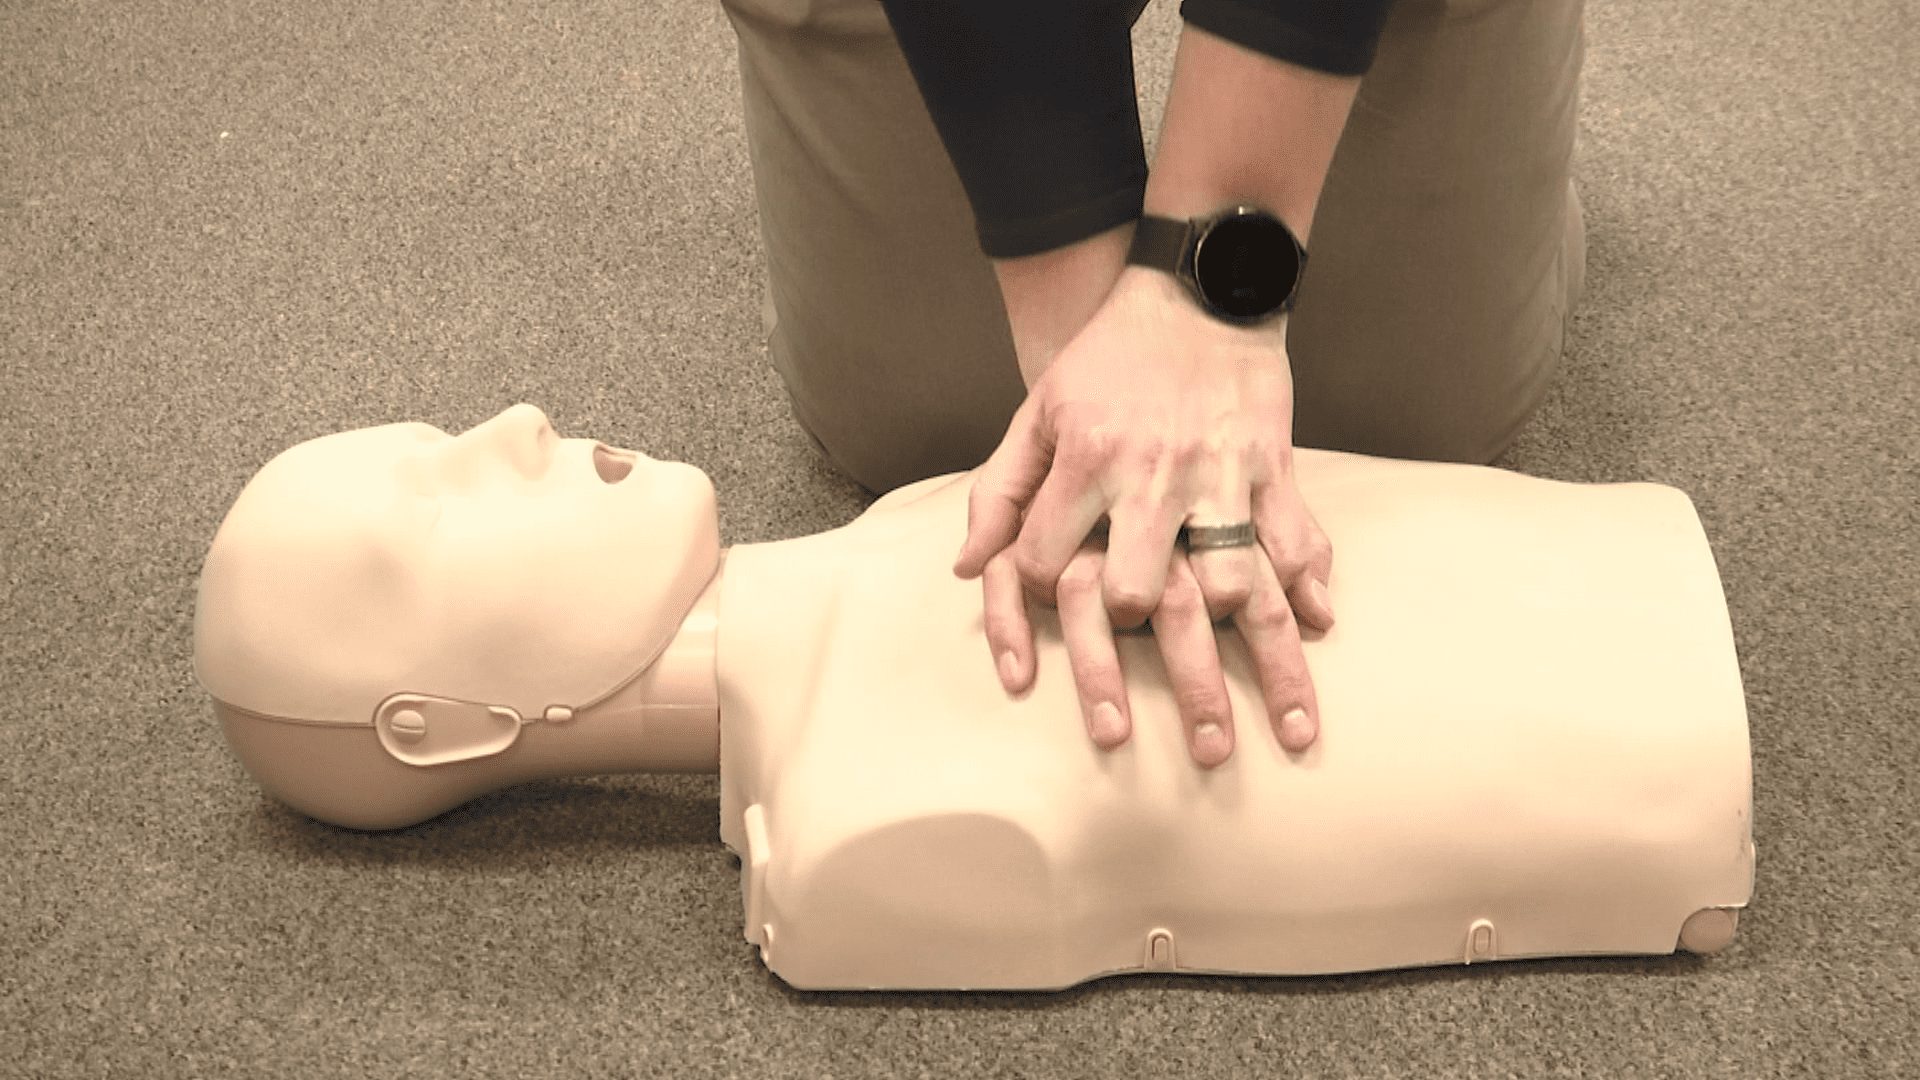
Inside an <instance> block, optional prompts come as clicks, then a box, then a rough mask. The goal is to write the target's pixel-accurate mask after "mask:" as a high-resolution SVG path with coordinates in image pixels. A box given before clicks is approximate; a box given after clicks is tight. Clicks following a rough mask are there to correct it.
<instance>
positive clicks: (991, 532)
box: [953, 394, 1053, 579]
mask: <svg viewBox="0 0 1920 1080" xmlns="http://www.w3.org/2000/svg"><path fill="white" fill-rule="evenodd" d="M1037 401H1038V398H1037V396H1036V395H1034V394H1028V395H1027V400H1025V401H1023V402H1021V404H1020V408H1019V410H1018V411H1016V412H1015V413H1014V414H1013V421H1012V422H1011V423H1009V424H1008V425H1007V434H1006V436H1005V437H1004V438H1002V439H1001V440H1000V445H999V446H998V447H996V448H995V449H994V451H993V456H992V457H989V458H988V459H987V460H986V464H984V465H981V466H980V468H979V470H978V471H976V472H975V473H974V474H973V490H972V492H971V493H969V494H968V496H967V539H966V541H965V542H964V543H962V544H961V545H960V555H959V557H958V558H957V559H955V560H954V563H953V572H954V575H955V576H957V577H960V578H963V579H972V578H976V577H979V576H980V574H981V573H982V572H983V571H984V570H985V569H986V567H987V562H988V560H990V559H992V558H993V557H994V556H995V555H998V554H1000V552H1002V551H1004V550H1006V548H1007V547H1008V545H1010V544H1012V543H1013V541H1014V539H1015V538H1016V537H1018V536H1019V535H1020V522H1021V519H1022V517H1023V516H1024V515H1025V513H1026V508H1027V504H1028V503H1030V502H1032V501H1033V496H1034V493H1035V492H1037V491H1039V490H1040V483H1041V481H1043V480H1045V479H1046V478H1047V473H1048V471H1049V470H1050V469H1052V467H1053V440H1052V439H1051V438H1049V437H1048V436H1047V432H1046V431H1045V430H1044V424H1043V422H1042V419H1041V417H1042V415H1043V414H1042V412H1041V410H1040V407H1039V406H1038V405H1037V404H1036V402H1037Z"/></svg>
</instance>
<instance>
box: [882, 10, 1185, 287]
mask: <svg viewBox="0 0 1920 1080" xmlns="http://www.w3.org/2000/svg"><path fill="white" fill-rule="evenodd" d="M1143 5H1144V0H1043V2H1039V3H1034V2H1031V0H883V6H884V7H885V9H886V13H887V20H888V22H889V23H891V24H892V26H893V32H894V37H895V38H896V39H897V40H898V41H899V43H900V51H901V52H902V53H903V54H904V55H905V57H906V60H907V67H908V69H909V70H911V71H912V73H913V78H914V82H915V83H916V84H918V85H919V88H920V96H921V98H922V99H924V100H925V102H926V104H927V112H928V114H929V115H931V116H932V118H933V124H934V127H935V128H936V129H937V130H938V131H939V133H940V141H941V142H942V143H943V144H944V145H945V146H946V149H947V156H948V157H949V158H950V159H951V160H952V161H953V166H954V171H955V172H956V173H958V174H959V177H960V184H961V186H962V187H963V188H965V189H966V192H967V200H968V202H969V203H971V204H972V206H973V214H974V220H975V223H976V226H977V229H978V233H979V239H980V249H981V250H982V251H983V252H985V253H986V254H987V255H988V256H989V257H992V258H996V259H1009V258H1016V257H1018V256H1021V255H1034V254H1038V253H1040V252H1043V251H1051V250H1053V249H1054V248H1058V247H1063V246H1065V245H1067V244H1071V243H1073V242H1074V241H1076V240H1082V239H1085V238H1086V237H1089V236H1092V235H1094V234H1095V233H1098V232H1101V231H1102V230H1104V229H1108V228H1111V227H1113V226H1115V225H1118V224H1120V223H1122V222H1125V221H1130V220H1132V219H1133V218H1136V217H1138V216H1140V207H1141V205H1142V202H1143V200H1144V198H1145V195H1146V186H1147V159H1146V153H1145V151H1144V149H1143V148H1142V145H1141V137H1140V111H1139V104H1138V99H1137V98H1136V96H1135V92H1134V85H1133V41H1132V37H1131V31H1132V28H1133V20H1134V19H1135V18H1136V17H1137V16H1138V15H1139V12H1140V8H1141V7H1142V6H1143Z"/></svg>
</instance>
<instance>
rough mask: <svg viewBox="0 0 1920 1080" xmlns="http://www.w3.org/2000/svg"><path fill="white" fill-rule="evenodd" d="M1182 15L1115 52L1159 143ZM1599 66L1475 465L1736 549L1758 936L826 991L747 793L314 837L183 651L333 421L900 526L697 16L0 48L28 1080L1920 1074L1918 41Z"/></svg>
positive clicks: (1814, 15) (3, 487)
mask: <svg viewBox="0 0 1920 1080" xmlns="http://www.w3.org/2000/svg"><path fill="white" fill-rule="evenodd" d="M1543 2H1549V0H1543ZM1179 25H1180V23H1179V17H1178V12H1177V4H1176V3H1175V2H1174V0H1155V2H1154V3H1153V5H1152V6H1151V7H1150V8H1149V10H1148V11H1147V13H1146V15H1145V16H1144V17H1143V18H1142V20H1141V22H1140V25H1139V27H1138V29H1137V31H1136V34H1135V42H1136V47H1137V50H1138V59H1137V64H1138V67H1139V72H1140V76H1139V78H1140V87H1141V93H1142V97H1143V99H1144V107H1143V113H1144V116H1145V119H1146V121H1147V124H1148V126H1149V128H1150V129H1153V128H1156V127H1157V124H1158V116H1159V103H1160V101H1161V99H1162V97H1163V95H1164V93H1165V88H1166V85H1167V79H1168V75H1169V72H1170V67H1171V60H1172V54H1173V46H1174V42H1175V38H1176V36H1177V33H1178V30H1179ZM1587 32H1588V47H1587V48H1588V52H1587V69H1586V79H1585V84H1584V89H1583V95H1584V97H1583V112H1582V124H1581V135H1580V142H1579V147H1578V151H1577V159H1576V165H1575V176H1576V181H1577V184H1578V187H1579V191H1580V195H1581V198H1582V199H1583V200H1584V203H1585V207H1586V212H1587V227H1588V244H1589V256H1588V272H1587V282H1588V286H1587V294H1586V297H1585V300H1584V302H1583V305H1582V307H1581V308H1580V310H1579V314H1578V317H1577V321H1576V322H1575V325H1574V332H1573V335H1572V338H1571V340H1570V343H1569V347H1568V351H1567V354H1566V357H1565V361H1564V368H1563V370H1562V372H1561V374H1560V375H1559V377H1558V382H1557V384H1556V386H1555V388H1554V390H1553V393H1552V395H1551V396H1550V398H1549V399H1548V400H1547V402H1546V403H1545V405H1544V406H1543V408H1542V409H1541V411H1540V412H1539V413H1538V414H1537V416H1536V417H1535V418H1534V419H1533V420H1532V421H1531V423H1530V424H1529V426H1528V427H1527V428H1526V430H1525V432H1524V433H1523V435H1522V436H1521V438H1520V440H1519V442H1518V444H1517V445H1515V446H1514V447H1513V448H1512V450H1511V451H1509V452H1508V453H1507V454H1506V455H1505V456H1504V457H1503V458H1502V459H1501V460H1500V461H1499V462H1497V464H1498V465H1500V466H1501V467H1504V468H1508V469H1514V470H1518V471H1521V472H1525V473H1530V474H1534V475H1538V476H1545V477H1552V478H1557V479H1564V480H1575V481H1596V482H1599V481H1628V480H1651V481H1658V482H1661V483H1665V484H1671V485H1673V486H1676V487H1678V488H1680V489H1682V490H1684V491H1686V492H1687V493H1688V494H1689V495H1691V496H1692V498H1693V500H1694V502H1695V504H1696V505H1697V506H1698V508H1699V512H1700V515H1701V517H1702V519H1703V520H1704V522H1705V525H1706V531H1707V534H1708V537H1709V538H1710V540H1711V542H1712V545H1713V549H1714V553H1715V556H1716V557H1717V559H1718V562H1719V567H1720V572H1721V575H1722V577H1723V579H1724V581H1725V586H1726V592H1727V599H1728V603H1729V607H1730V610H1731V614H1732V620H1733V626H1734V630H1735V634H1736V638H1737V642H1738V646H1739V651H1740V663H1741V671H1742V674H1743V676H1744V679H1745V686H1746V693H1747V702H1748V707H1749V714H1750V723H1751V729H1752V745H1753V770H1754V811H1755V817H1754V835H1755V840H1756V842H1757V845H1758V850H1759V866H1758V873H1757V880H1756V883H1755V888H1754V897H1753V904H1752V907H1751V908H1750V909H1749V910H1748V911H1747V913H1746V916H1745V918H1744V919H1743V921H1742V922H1741V924H1740V931H1739V936H1738V938H1737V939H1736V941H1735V943H1734V944H1733V946H1732V947H1731V948H1729V949H1728V950H1726V951H1724V952H1722V953H1720V954H1717V955H1714V956H1709V957H1696V956H1688V955H1681V956H1677V957H1656V958H1628V959H1583V960H1561V961H1547V962H1512V963H1497V964H1490V965H1480V964H1476V965H1474V966H1473V967H1471V968H1465V967H1461V968H1450V969H1429V970H1416V971H1407V972H1393V973H1382V974H1369V975H1355V976H1344V977H1337V978H1298V979H1295V978H1268V979H1230V978H1207V977H1197V976H1145V975H1136V976H1127V977H1120V978H1113V979H1108V980H1104V981H1098V982H1094V983H1091V984H1087V985H1084V986H1081V987H1078V988H1075V989H1072V990H1068V991H1065V992H1062V993H1057V994H978V995H967V994H958V993H953V994H945V993H913V994H904V993H878V994H825V993H806V992H800V991H796V990H793V989H791V988H789V987H787V986H786V985H784V984H783V983H781V982H780V981H779V980H778V979H777V978H775V977H773V976H771V975H770V974H768V972H767V971H766V969H765V968H764V967H763V966H762V965H761V963H760V960H759V958H758V955H757V953H756V951H755V949H754V948H753V947H752V946H750V945H749V944H747V943H746V942H745V941H744V940H742V937H741V932H740V931H741V905H740V885H739V875H738V869H737V864H736V862H735V860H734V858H733V857H732V856H731V855H730V854H729V853H728V852H727V851H726V850H725V849H724V848H723V847H722V845H721V843H720V838H719V827H718V821H719V785H718V781H717V779H716V778H714V777H711V776H692V777H646V776H635V777H612V778H602V779H582V780H576V781H564V782H548V783H539V784H533V785H529V786H526V787H522V788H519V789H515V790H512V791H509V792H505V793H502V794H499V795H495V796H491V797H487V798H483V799H480V800H479V801H477V802H475V803H472V804H470V805H468V806H466V807H463V808H461V809H459V810H456V811H454V812H452V813H449V814H447V815H445V816H443V817H441V818H439V819H436V820H435V821H432V822H430V823H428V824H425V825H422V826H418V827H416V828H412V829H408V830H404V831H400V832H396V833H391V834H364V833H356V832H351V831H346V830H342V829H336V828H332V827H329V826H325V825H320V824H317V823H315V822H313V821H310V820H308V819H305V818H303V817H301V816H299V815H297V814H295V813H293V812H291V811H288V810H286V809H284V808H282V807H280V806H279V805H277V804H275V803H273V802H271V801H270V800H268V799H267V798H265V797H264V796H263V795H262V794H261V793H260V791H259V789H258V788H257V787H256V786H255V785H254V784H253V782H252V781H251V780H250V779H249V778H248V776H247V775H246V773H245V772H244V771H243V770H242V768H241V766H240V764H239V762H238V761H237V760H236V759H235V758H234V756H233V755H232V754H231V753H230V752H229V750H228V749H227V747H226V745H225V743H224V742H223V740H222V737H221V734H220V730H219V728H218V726H217V724H216V722H215V720H214V718H213V715H212V712H211V710H210V708H209V704H208V701H207V699H206V697H205V695H204V693H203V692H202V690H201V689H200V687H199V685H198V684H197V683H196V681H195V679H194V675H193V671H192V667H191V657H192V636H191V631H192V620H193V603H194V590H195V581H196V576H197V574H198V573H199V569H200V563H201V560H202V558H203V557H204V556H205V554H206V549H207V545H208V543H209V542H210V541H211V539H212V537H213V533H214V530H215V528H216V526H217V525H218V524H219V522H220V520H221V517H222V515H223V514H224V513H225V511H226V509H227V507H228V506H229V505H230V503H231V502H232V500H233V499H234V497H235V496H236V495H237V494H238V493H239V491H240V488H241V486H242V484H244V483H245V482H246V480H247V479H248V478H249V477H250V476H251V475H252V474H253V473H254V471H255V470H257V469H258V468H259V467H260V466H261V465H262V464H264V463H265V462H266V461H267V460H268V459H269V458H271V457H272V456H273V455H275V454H276V453H278V452H279V451H281V450H283V449H285V448H287V447H289V446H292V445H294V444H295V443H298V442H301V441H303V440H305V439H308V438H312V437H314V436H318V435H322V434H326V433H330V432H334V431H341V430H345V429H349V428H357V427H364V426H369V425H374V424H381V423H387V422H391V421H396V420H421V421H426V422H429V423H432V424H434V425H437V426H439V427H441V428H443V429H446V430H449V431H456V432H457V431H461V430H464V429H466V428H467V427H469V426H471V425H473V424H475V423H477V422H479V421H481V420H484V419H486V418H488V417H490V416H492V415H494V414H495V413H497V412H499V411H500V410H501V409H502V408H504V407H506V406H508V405H511V404H513V403H515V402H519V401H529V402H533V403H535V404H538V405H540V406H541V407H542V408H544V409H545V410H546V411H547V412H548V413H549V414H550V415H551V416H552V417H553V419H554V422H555V424H556V425H557V426H558V428H559V429H560V431H561V432H562V433H563V434H567V435H585V436H591V437H596V438H601V439H604V440H606V441H608V442H610V443H615V444H619V445H625V446H632V447H636V448H640V449H643V450H645V451H647V452H649V453H651V454H653V455H655V456H658V457H663V458H669V459H677V460H682V461H688V462H692V463H693V464H695V465H698V466H699V467H700V468H702V469H704V470H706V472H707V473H708V474H709V475H710V476H712V477H713V479H714V482H715V484H716V485H717V487H718V489H719V493H720V500H721V527H722V532H723V538H724V540H725V541H726V542H728V543H738V542H749V541H765V540H774V539H780V538H785V537H790V536H798V535H803V534H807V533H812V532H817V531H820V530H823V529H827V528H831V527H833V526H836V525H839V524H841V523H844V522H845V521H847V520H849V519H851V518H852V517H853V516H855V515H856V514H858V513H859V512H860V511H861V510H862V509H863V508H864V507H865V506H866V504H867V502H868V501H869V497H868V496H866V495H865V494H864V493H863V492H862V491H861V490H860V489H859V488H858V487H856V486H855V485H853V484H852V483H851V482H849V481H847V480H845V479H843V478H841V477H840V476H839V475H838V474H836V473H835V472H834V471H833V469H832V468H831V467H829V466H828V465H826V464H824V463H823V462H822V461H821V460H820V459H819V458H818V457H817V456H816V453H815V451H814V449H813V448H812V445H811V444H810V442H809V440H808V438H807V436H806V435H805V434H804V433H803V432H802V431H801V430H800V428H799V427H798V426H796V424H795V423H794V421H793V419H792V416H791V413H790V411H789V408H788V405H787V401H786V398H785V394H784V391H783V390H782V388H781V385H780V381H779V379H778V377H777V376H776V375H775V374H774V372H773V370H772V368H771V366H770V364H769V361H768V358H767V355H766V351H765V348H764V341H763V330H762V326H761V317H760V300H761V292H762V289H763V281H764V263H763V258H762V253H761V248H760V240H759V234H758V231H757V225H756V218H755V202H754V190H753V178H752V175H751V170H750V168H749V164H748V159H747V147H746V141H745V133H744V130H743V127H742V120H741V100H740V85H739V77H738V68H737V62H736V54H735V41H734V36H733V31H732V29H731V27H730V26H729V24H728V22H727V19H726V16H725V15H724V13H723V12H722V10H721V9H720V7H719V5H718V4H717V3H714V2H712V0H625V2H621V3H609V2H606V0H572V2H568V3H554V2H549V0H530V2H523V3H514V4H507V3H500V2H497V0H484V2H480V3H446V2H442V0H426V2H424V3H413V4H386V3H373V2H362V0H320V2H318V3H312V4H265V3H258V2H255V0H205V2H197V3H184V2H180V0H116V2H106V0H8V2H7V3H6V4H4V5H0V511H3V512H0V701H3V702H4V709H3V710H0V826H3V827H0V1077H7V1078H12V1077H35V1078H39V1077H119V1076H125V1077H143V1078H152V1077H200V1076H243V1077H303V1078H317V1077H368V1076H377V1077H404V1076H431V1077H439V1076H447V1077H485V1076H503V1077H545V1076H565V1077H583V1076H648V1077H655V1076H657V1077H676V1078H680V1077H685V1078H694V1077H796V1078H799V1077H804V1078H809V1080H819V1078H826V1077H833V1078H841V1080H844V1078H850V1077H886V1078H904V1077H922V1076H941V1077H949V1076H951V1077H1073V1076H1086V1077H1133V1076H1146V1077H1155V1076H1165V1077H1208V1078H1218V1077H1291V1076H1300V1077H1414V1078H1420V1080H1438V1078H1442V1077H1502V1078H1504V1077H1550V1076H1551V1077H1563V1076H1590V1077H1608V1078H1614V1077H1771V1076H1796V1077H1798V1076H1804V1077H1812V1078H1820V1080H1839V1078H1853V1077H1889V1078H1891V1077H1903V1076H1904V1077H1912V1076H1916V1075H1920V1031H1917V1029H1920V839H1917V838H1916V834H1915V829H1916V827H1917V826H1920V787H1917V786H1916V783H1915V780H1914V774H1915V767H1916V763H1920V650H1917V649H1916V642H1917V641H1920V621H1917V618H1916V615H1915V608H1916V600H1920V542H1917V541H1916V536H1920V509H1917V506H1920V470H1917V469H1916V465H1917V463H1920V367H1917V362H1920V309H1917V308H1916V302H1915V299H1914V297H1915V296H1916V295H1917V294H1920V210H1917V209H1916V201H1917V200H1920V180H1917V179H1916V178H1920V19H1917V17H1916V15H1915V13H1914V8H1913V7H1912V5H1911V4H1910V3H1909V2H1908V0H1857V2H1849V3H1844V4H1785V3H1772V2H1765V0H1694V2H1690V3H1686V4H1670V3H1662V2H1654V0H1593V3H1592V4H1591V6H1590V8H1589V11H1588V26H1587ZM1657 617H1658V615H1657V613H1655V612H1650V613H1649V618H1657ZM1301 827H1308V828H1310V827H1311V823H1303V824H1302V825H1301Z"/></svg>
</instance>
